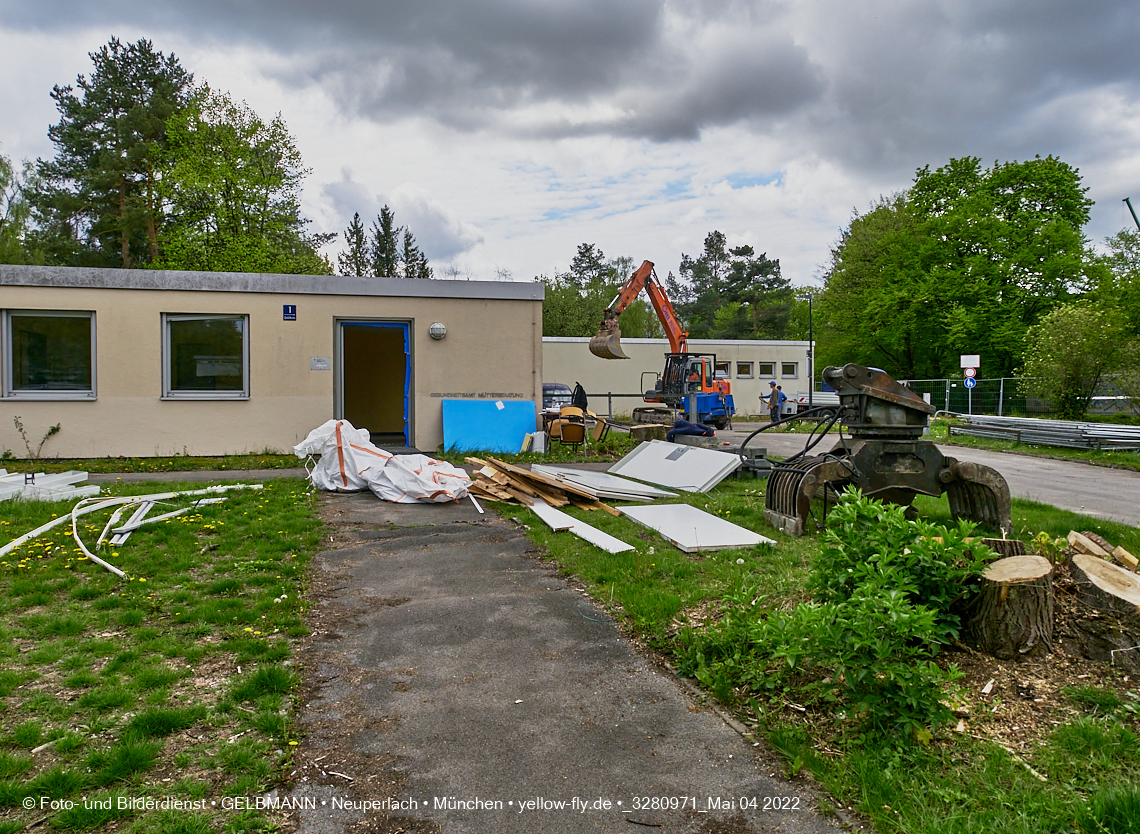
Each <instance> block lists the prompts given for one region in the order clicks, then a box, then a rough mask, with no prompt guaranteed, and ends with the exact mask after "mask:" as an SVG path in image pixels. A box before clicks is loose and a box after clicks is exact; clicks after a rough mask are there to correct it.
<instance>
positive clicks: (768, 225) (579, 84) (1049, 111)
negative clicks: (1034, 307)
mask: <svg viewBox="0 0 1140 834" xmlns="http://www.w3.org/2000/svg"><path fill="white" fill-rule="evenodd" d="M112 35H115V36H118V37H119V38H121V39H123V40H136V39H138V38H140V37H146V38H150V39H151V40H152V41H154V43H155V46H156V47H157V48H158V49H161V50H163V51H166V52H173V53H174V54H176V55H177V56H179V58H180V59H181V61H182V63H183V65H184V66H185V67H186V68H187V69H189V70H191V71H193V72H194V73H195V75H196V77H197V79H198V80H208V81H209V82H210V84H211V86H212V87H214V88H215V89H222V90H228V91H229V92H230V93H231V94H232V95H233V96H234V98H237V99H244V100H245V101H247V102H248V103H249V104H250V106H252V107H253V108H254V109H255V110H256V111H258V112H259V113H260V114H262V115H263V116H265V117H268V116H271V115H272V114H274V113H276V112H280V113H281V114H282V116H283V117H284V118H285V120H286V122H287V123H288V125H289V127H290V129H291V130H292V132H293V133H294V135H295V136H296V137H297V140H298V144H299V146H300V149H301V152H302V154H303V155H304V158H305V160H306V163H307V165H309V166H310V167H311V168H312V174H311V175H310V176H309V178H308V179H307V180H306V186H305V198H304V210H305V213H306V216H308V217H310V218H312V220H313V221H314V223H313V227H314V228H315V229H316V230H319V231H341V230H343V228H344V226H345V225H346V224H347V222H348V220H349V219H350V218H351V217H352V213H353V212H354V211H359V212H360V213H361V215H362V216H370V215H374V214H375V213H376V212H377V211H378V209H379V207H380V206H381V205H383V204H385V203H387V204H388V205H390V206H392V207H393V208H394V209H395V211H396V218H397V221H398V222H403V223H407V224H408V225H409V226H410V227H411V229H412V231H413V232H415V234H416V235H417V237H418V239H419V241H420V243H421V244H422V247H423V249H424V250H425V252H426V253H427V255H428V257H429V258H430V259H431V261H432V264H433V266H434V267H435V268H436V272H437V275H440V274H442V273H444V272H445V271H446V270H447V269H448V268H449V267H450V268H451V269H452V271H453V274H454V272H455V271H458V272H459V273H460V274H462V275H464V276H470V277H472V278H479V279H492V280H493V279H495V278H496V277H499V278H504V277H506V276H507V275H510V276H511V277H513V279H514V280H530V279H531V278H533V277H534V276H535V275H538V274H543V273H545V274H550V273H552V272H553V271H554V270H556V269H565V268H566V266H567V265H568V263H569V260H570V258H571V257H572V256H573V254H574V251H575V249H576V247H577V245H578V244H579V243H581V242H592V243H596V244H597V245H598V246H600V247H601V248H602V249H603V250H604V251H605V253H606V254H607V255H609V256H615V255H628V256H629V257H632V258H634V259H636V260H637V261H640V260H642V259H649V260H652V261H654V262H656V264H657V266H658V272H659V273H660V274H662V275H663V274H664V272H666V271H668V270H670V269H672V270H676V268H677V264H678V262H679V260H680V256H681V254H682V253H683V252H684V253H689V254H697V253H699V251H700V249H701V245H702V241H703V239H704V236H705V234H706V233H707V232H709V231H711V230H713V229H719V230H720V231H723V232H724V233H725V234H727V235H728V238H729V242H730V244H732V245H736V244H740V243H749V244H751V245H753V246H754V247H756V248H757V249H758V250H760V251H766V252H767V253H768V255H769V256H770V257H774V258H779V259H780V261H781V263H782V265H783V268H784V274H785V275H787V276H788V277H789V278H791V279H792V281H793V283H796V284H804V283H810V282H812V281H813V280H814V279H816V278H817V277H818V276H819V274H820V273H821V269H822V267H823V265H824V264H825V262H826V260H827V256H828V250H829V247H830V246H831V245H832V244H833V243H834V242H835V240H836V239H837V237H838V235H839V231H840V230H841V229H842V228H843V227H844V226H845V225H846V223H847V222H848V221H849V219H850V216H851V212H852V211H853V210H860V211H862V210H865V209H866V208H867V206H868V205H869V204H870V202H871V201H872V200H873V199H875V198H876V197H877V196H878V195H881V194H889V193H891V192H893V191H897V190H899V189H902V188H905V187H906V186H907V185H908V183H909V182H910V180H911V178H912V176H913V174H914V171H915V169H916V168H918V167H920V166H923V165H927V164H929V165H931V166H932V167H937V166H939V165H941V164H944V163H945V162H946V160H948V159H950V158H952V157H961V156H978V157H981V158H982V160H983V161H984V162H986V163H987V164H988V163H992V162H993V161H994V160H1010V159H1026V158H1032V157H1033V156H1034V155H1035V154H1040V155H1042V156H1045V155H1047V154H1054V155H1057V156H1059V157H1060V158H1061V159H1063V160H1065V161H1066V162H1068V163H1070V164H1072V165H1074V166H1076V167H1078V168H1080V170H1081V173H1082V175H1083V176H1084V181H1085V184H1086V185H1087V186H1088V187H1089V196H1091V197H1092V198H1093V199H1094V200H1095V201H1096V206H1095V208H1094V209H1093V219H1092V222H1091V224H1090V226H1089V227H1088V229H1087V233H1088V235H1089V237H1090V239H1091V240H1093V241H1094V242H1099V241H1101V240H1102V239H1103V238H1104V237H1105V236H1107V235H1109V234H1112V233H1114V232H1116V231H1118V230H1119V229H1121V228H1124V227H1126V226H1129V225H1131V218H1130V217H1129V216H1128V214H1127V209H1126V208H1125V207H1124V204H1123V203H1122V202H1121V200H1122V198H1123V197H1127V196H1131V197H1133V198H1135V200H1134V202H1136V203H1137V204H1138V206H1140V55H1138V54H1137V49H1136V45H1137V43H1140V3H1137V2H1135V0H1132V2H1116V1H1115V0H1100V1H1099V2H1096V3H1091V4H1077V3H1073V2H1071V0H1066V2H1060V1H1059V0H1031V1H1030V0H1006V1H1005V2H981V1H980V0H946V1H944V2H917V0H915V2H907V1H906V0H895V2H889V1H888V0H862V2H849V0H847V1H844V2H841V1H840V0H797V2H775V1H773V2H765V1H764V0H739V2H734V1H733V0H719V2H705V0H669V1H668V2H660V0H617V2H613V0H605V1H604V0H466V2H464V0H379V1H377V0H373V1H372V2H367V1H366V0H323V2H320V3H317V2H312V0H310V1H309V2H297V0H275V2H266V0H244V2H240V3H237V2H233V0H179V2H177V3H175V2H169V1H168V0H150V2H148V3H139V2H137V0H132V1H131V2H126V0H100V2H97V3H91V2H85V3H79V2H56V0H37V1H36V2H28V0H0V54H3V55H4V56H5V59H4V61H3V66H4V70H3V75H2V76H0V153H2V154H4V155H6V156H8V157H11V158H14V159H22V158H35V157H47V156H50V155H51V154H52V146H51V144H50V143H49V142H48V140H47V136H46V129H47V126H48V125H49V124H51V123H53V122H54V121H56V120H57V114H56V112H55V109H54V107H53V104H52V101H51V99H50V98H49V95H48V94H49V92H50V90H51V87H52V85H53V84H66V83H69V82H72V81H73V80H74V78H75V76H76V75H77V74H79V73H86V72H88V71H89V69H90V60H89V58H88V57H87V53H88V52H91V51H93V50H95V49H97V48H98V47H99V46H101V45H102V44H104V43H106V42H107V40H108V39H109V38H110V37H111V36H112ZM328 251H329V253H330V254H332V253H333V252H334V251H335V245H334V246H333V247H330V250H328Z"/></svg>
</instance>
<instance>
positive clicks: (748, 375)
mask: <svg viewBox="0 0 1140 834" xmlns="http://www.w3.org/2000/svg"><path fill="white" fill-rule="evenodd" d="M742 365H747V366H748V373H746V374H742V373H741V372H740V368H741V366H742ZM755 371H756V363H755V362H751V361H747V362H746V361H744V360H742V359H737V360H736V378H737V379H754V378H755Z"/></svg>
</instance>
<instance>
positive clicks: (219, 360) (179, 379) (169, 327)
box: [162, 313, 249, 399]
mask: <svg viewBox="0 0 1140 834" xmlns="http://www.w3.org/2000/svg"><path fill="white" fill-rule="evenodd" d="M162 318H163V333H162V348H163V362H162V368H163V384H162V389H163V393H162V396H163V398H165V399H248V397H249V316H247V315H192V314H173V313H164V314H163V317H162Z"/></svg>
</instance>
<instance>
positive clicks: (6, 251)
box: [0, 156, 35, 264]
mask: <svg viewBox="0 0 1140 834" xmlns="http://www.w3.org/2000/svg"><path fill="white" fill-rule="evenodd" d="M34 181H35V171H34V169H33V168H32V166H31V165H27V164H25V166H24V170H23V171H20V170H17V169H16V167H15V166H14V165H13V164H12V162H11V161H10V160H9V159H8V158H7V157H5V156H0V263H3V264H22V263H28V262H29V257H28V252H27V248H26V245H25V244H26V240H27V234H28V230H29V224H30V222H31V206H30V205H29V203H28V194H27V192H28V190H29V185H33V184H34Z"/></svg>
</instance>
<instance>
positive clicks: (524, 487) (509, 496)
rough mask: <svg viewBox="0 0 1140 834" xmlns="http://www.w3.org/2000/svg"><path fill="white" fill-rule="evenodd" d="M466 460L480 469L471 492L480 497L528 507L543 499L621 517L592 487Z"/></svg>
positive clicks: (498, 462)
mask: <svg viewBox="0 0 1140 834" xmlns="http://www.w3.org/2000/svg"><path fill="white" fill-rule="evenodd" d="M464 460H465V461H466V462H467V463H469V464H471V465H472V466H476V467H479V468H478V469H476V470H475V472H474V474H473V478H474V483H473V484H472V485H471V489H470V491H471V492H472V493H473V494H474V495H475V496H476V497H478V498H485V499H487V500H489V501H501V502H503V503H505V504H521V505H522V506H524V507H533V506H534V501H535V499H536V498H540V499H542V500H543V501H545V502H546V503H547V504H549V505H550V506H551V507H566V506H572V507H581V508H582V509H584V510H604V511H605V512H607V513H609V514H610V515H614V516H619V515H621V510H617V509H615V508H613V507H611V506H609V505H608V504H603V503H602V502H601V501H599V500H598V496H597V495H596V494H595V493H594V492H593V491H592V490H590V489H589V488H588V487H584V486H581V485H579V484H571V483H568V482H566V481H560V480H558V479H557V478H555V477H553V476H551V475H546V474H543V473H541V472H530V471H528V470H526V469H523V468H522V467H519V466H514V465H512V464H509V463H505V462H504V461H501V460H498V459H496V458H488V459H487V460H483V459H482V458H475V457H469V458H464Z"/></svg>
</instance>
